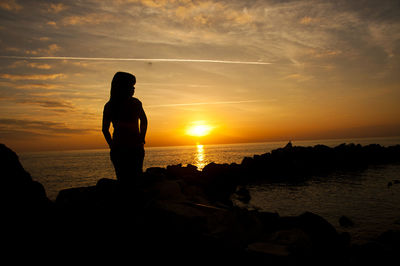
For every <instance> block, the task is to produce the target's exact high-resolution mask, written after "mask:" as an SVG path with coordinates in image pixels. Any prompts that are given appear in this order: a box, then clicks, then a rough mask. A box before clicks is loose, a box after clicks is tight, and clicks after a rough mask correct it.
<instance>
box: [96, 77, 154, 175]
mask: <svg viewBox="0 0 400 266" xmlns="http://www.w3.org/2000/svg"><path fill="white" fill-rule="evenodd" d="M135 84H136V77H135V76H134V75H132V74H130V73H126V72H117V73H116V74H115V75H114V78H113V79H112V82H111V91H110V100H109V101H108V102H107V103H106V104H105V106H104V111H103V127H102V131H103V134H104V137H105V139H106V141H107V143H108V146H109V147H110V150H111V152H110V157H111V161H112V163H113V165H114V168H115V173H116V176H117V180H119V181H121V182H127V181H128V182H132V181H135V179H136V178H137V177H138V176H139V175H141V174H142V172H143V160H144V144H145V137H146V131H147V117H146V114H145V112H144V110H143V107H142V103H141V102H140V101H139V100H138V99H136V98H134V97H132V96H133V94H134V93H135V87H134V85H135ZM111 123H112V125H113V128H114V132H113V135H112V137H111V134H110V124H111Z"/></svg>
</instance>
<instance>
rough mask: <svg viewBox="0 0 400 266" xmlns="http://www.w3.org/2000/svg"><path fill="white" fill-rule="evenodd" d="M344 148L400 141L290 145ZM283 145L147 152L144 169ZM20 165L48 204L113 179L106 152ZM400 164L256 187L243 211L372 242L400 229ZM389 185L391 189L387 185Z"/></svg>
mask: <svg viewBox="0 0 400 266" xmlns="http://www.w3.org/2000/svg"><path fill="white" fill-rule="evenodd" d="M342 143H347V144H349V143H354V144H361V145H368V144H380V145H382V146H391V145H397V144H400V136H399V137H387V138H359V139H326V140H307V141H305V140H299V141H296V140H292V144H293V145H295V146H314V145H317V144H323V145H327V146H329V147H335V146H337V145H339V144H342ZM286 144H287V141H282V142H265V143H241V144H221V145H202V144H197V145H193V146H173V147H146V149H145V152H146V155H145V160H144V169H147V168H149V167H166V166H168V165H176V164H182V165H183V166H185V165H187V164H192V165H195V166H196V167H197V168H198V169H199V170H202V169H203V168H204V167H205V166H206V165H207V164H209V163H211V162H215V163H241V161H242V160H243V158H244V157H252V156H254V155H260V154H263V153H267V152H270V151H271V150H273V149H276V148H280V147H284V146H285V145H286ZM18 156H19V158H20V161H21V163H22V165H23V167H24V168H25V170H27V171H28V172H29V173H30V174H31V176H32V178H33V180H36V181H38V182H40V183H41V184H42V185H43V186H44V188H45V190H46V193H47V196H48V197H49V198H50V199H51V200H55V199H56V197H57V195H58V192H59V191H60V190H63V189H67V188H74V187H84V186H93V185H95V184H96V183H97V181H98V180H100V179H101V178H111V179H115V173H114V168H113V166H112V163H111V161H110V156H109V150H103V149H96V150H72V151H48V152H24V153H20V154H18ZM395 180H400V163H395V164H385V165H371V166H369V167H368V168H367V169H366V170H362V171H351V172H335V173H332V174H330V175H328V176H324V177H318V176H313V177H310V178H309V179H307V181H305V182H303V183H296V184H288V183H258V184H250V185H248V186H247V189H248V190H249V192H250V195H251V200H250V202H249V203H248V204H245V205H244V206H243V204H242V203H240V202H237V201H236V203H237V204H238V205H240V204H242V206H241V207H245V208H248V209H250V210H258V211H268V212H277V213H278V214H279V215H281V216H292V215H299V214H301V213H303V212H305V211H310V212H313V213H315V214H318V215H321V216H322V217H324V218H325V219H326V220H327V221H329V222H330V223H331V224H332V225H333V226H335V228H336V229H337V230H338V231H339V232H348V233H350V235H351V237H352V241H353V242H354V243H357V242H360V243H362V242H365V241H370V240H371V239H374V238H376V237H378V236H379V234H381V233H382V232H384V231H387V230H400V184H398V183H397V182H395ZM389 182H392V184H393V185H392V186H389V185H388V184H389ZM343 215H344V216H346V217H348V218H350V219H351V220H352V221H353V222H354V226H353V227H350V228H343V227H341V226H340V225H339V218H340V217H341V216H343Z"/></svg>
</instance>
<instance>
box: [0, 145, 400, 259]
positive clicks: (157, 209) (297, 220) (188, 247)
mask: <svg viewBox="0 0 400 266" xmlns="http://www.w3.org/2000/svg"><path fill="white" fill-rule="evenodd" d="M285 149H286V150H288V149H295V150H293V151H289V153H286V152H285V150H278V151H273V152H272V153H271V155H265V156H264V157H268V158H270V159H260V158H258V157H255V158H254V159H251V160H252V161H249V160H247V163H250V164H251V165H252V166H246V167H249V168H246V167H245V166H244V165H246V162H245V161H246V160H244V162H243V163H242V164H241V165H238V164H230V165H228V164H223V165H219V164H209V165H208V166H206V167H205V168H204V170H203V171H201V172H200V171H198V170H197V169H196V167H194V166H191V165H188V166H187V167H182V166H181V165H176V166H168V167H167V168H149V169H147V171H146V172H145V173H144V174H143V176H142V177H141V178H140V179H139V180H137V182H136V183H135V184H133V183H123V184H121V183H119V182H118V181H116V180H112V179H101V180H99V181H98V182H97V184H96V185H95V186H91V187H82V188H72V189H67V190H62V191H60V193H59V195H58V197H57V199H56V201H55V202H51V201H50V200H48V199H47V197H46V194H45V191H44V189H43V187H42V186H41V185H40V184H39V183H38V182H35V181H32V179H31V177H30V175H29V174H28V173H27V172H26V171H25V170H23V167H22V166H21V164H20V163H19V161H18V157H17V155H16V154H15V153H14V152H12V151H11V150H10V149H8V148H7V147H5V146H4V145H2V146H1V149H0V151H1V162H2V165H1V167H2V169H3V172H4V173H5V174H4V175H2V180H1V181H2V188H1V191H2V192H3V195H2V196H5V199H4V200H3V201H2V203H3V204H4V206H5V207H6V208H3V209H4V210H5V212H4V216H3V217H4V220H6V221H7V223H6V226H4V229H5V230H4V231H6V232H7V234H6V237H5V238H4V240H5V242H6V243H8V245H7V249H6V251H7V252H5V253H9V254H14V253H16V254H19V255H21V254H24V256H30V257H29V258H30V259H32V260H33V259H35V258H36V259H38V260H39V261H43V260H46V259H49V258H53V257H55V258H57V259H58V261H57V260H56V261H52V262H53V263H55V264H57V263H58V262H60V260H62V261H63V262H71V263H76V262H77V261H79V262H86V263H87V262H89V263H93V262H103V263H106V262H111V263H113V264H119V263H124V264H133V263H138V262H139V261H143V260H144V262H146V264H148V263H150V264H151V263H167V262H168V263H179V264H181V263H182V264H183V263H185V264H198V263H202V264H204V263H210V262H216V263H224V265H225V264H227V263H230V264H239V263H240V264H243V263H245V264H246V265H255V264H257V265H258V264H260V263H265V264H272V265H299V264H308V265H339V264H340V265H357V264H358V263H360V262H368V261H374V262H376V263H380V265H382V263H385V262H387V261H389V259H391V258H394V254H396V252H398V251H399V245H398V243H399V240H400V239H399V234H398V233H397V232H386V233H385V234H383V235H382V237H380V238H379V239H377V240H376V241H374V242H371V243H368V244H366V245H358V246H355V245H351V244H350V242H349V240H350V239H349V236H348V235H346V234H339V233H338V232H337V231H336V229H335V228H334V227H333V226H332V225H331V224H329V223H328V222H327V221H326V220H325V219H323V218H322V217H320V216H318V215H316V214H313V213H310V212H306V213H304V214H302V215H299V216H294V217H281V216H279V214H277V213H268V212H258V211H249V210H247V209H243V208H239V207H235V206H234V205H233V204H232V201H231V197H232V195H234V194H236V192H238V194H239V195H240V196H241V197H242V198H243V199H246V197H248V195H247V194H246V192H245V190H243V189H242V187H238V185H239V184H242V183H243V179H244V178H245V177H248V176H249V173H250V172H248V171H253V170H254V169H257V167H260V166H259V164H260V161H262V160H266V162H267V161H268V160H271V162H272V161H273V162H275V163H277V161H278V159H277V158H280V157H282V156H283V158H285V159H282V160H283V161H282V163H281V164H280V165H286V164H287V163H283V162H290V163H289V165H291V166H293V165H295V163H294V162H297V163H299V162H298V161H297V160H294V158H297V155H296V154H298V153H299V154H304V152H305V153H306V154H308V153H309V151H308V150H302V149H300V148H296V147H289V148H285ZM296 149H299V150H301V151H298V150H296ZM316 149H317V150H319V149H322V150H325V148H321V147H319V148H316ZM340 149H341V148H340ZM356 149H358V148H356ZM319 152H321V151H318V153H319ZM325 152H328V150H326V151H325ZM292 153H293V154H292ZM311 153H312V152H311ZM274 154H275V155H274ZM276 156H277V157H276ZM328 157H329V158H330V159H332V155H330V156H328ZM257 158H258V159H257ZM311 158H315V155H313V156H311V155H310V157H309V158H308V159H303V160H305V161H303V162H302V163H301V164H303V165H306V163H305V162H306V161H308V160H311ZM379 158H381V157H379ZM318 160H319V161H318V163H321V161H323V159H321V158H318ZM256 161H257V162H256ZM271 162H270V163H271ZM270 163H267V165H270ZM293 167H298V166H293ZM318 167H320V166H318ZM271 169H276V168H274V167H272V166H271V167H269V168H266V169H264V171H265V172H268V171H269V170H271ZM274 171H275V170H274ZM247 199H248V198H247ZM27 254H28V255H27ZM20 257H21V256H16V257H14V261H15V259H16V258H17V260H18V258H20ZM22 257H23V256H22Z"/></svg>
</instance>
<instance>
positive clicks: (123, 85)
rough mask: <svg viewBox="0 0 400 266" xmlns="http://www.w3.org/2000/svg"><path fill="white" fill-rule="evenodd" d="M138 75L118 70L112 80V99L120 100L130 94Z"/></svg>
mask: <svg viewBox="0 0 400 266" xmlns="http://www.w3.org/2000/svg"><path fill="white" fill-rule="evenodd" d="M135 84H136V77H135V76H134V75H132V74H130V73H126V72H117V73H115V75H114V77H113V79H112V81H111V91H110V101H112V102H114V101H119V100H121V99H123V98H126V96H128V95H129V93H130V91H131V89H132V86H133V85H135Z"/></svg>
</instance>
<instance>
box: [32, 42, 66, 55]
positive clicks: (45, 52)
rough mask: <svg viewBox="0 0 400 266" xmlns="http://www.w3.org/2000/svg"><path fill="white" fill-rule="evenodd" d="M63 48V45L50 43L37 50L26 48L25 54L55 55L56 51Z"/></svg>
mask: <svg viewBox="0 0 400 266" xmlns="http://www.w3.org/2000/svg"><path fill="white" fill-rule="evenodd" d="M60 50H61V47H60V46H58V45H57V44H55V43H53V44H50V45H49V46H48V47H47V48H39V49H36V50H26V51H25V54H28V55H53V54H54V53H55V52H58V51H60Z"/></svg>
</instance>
